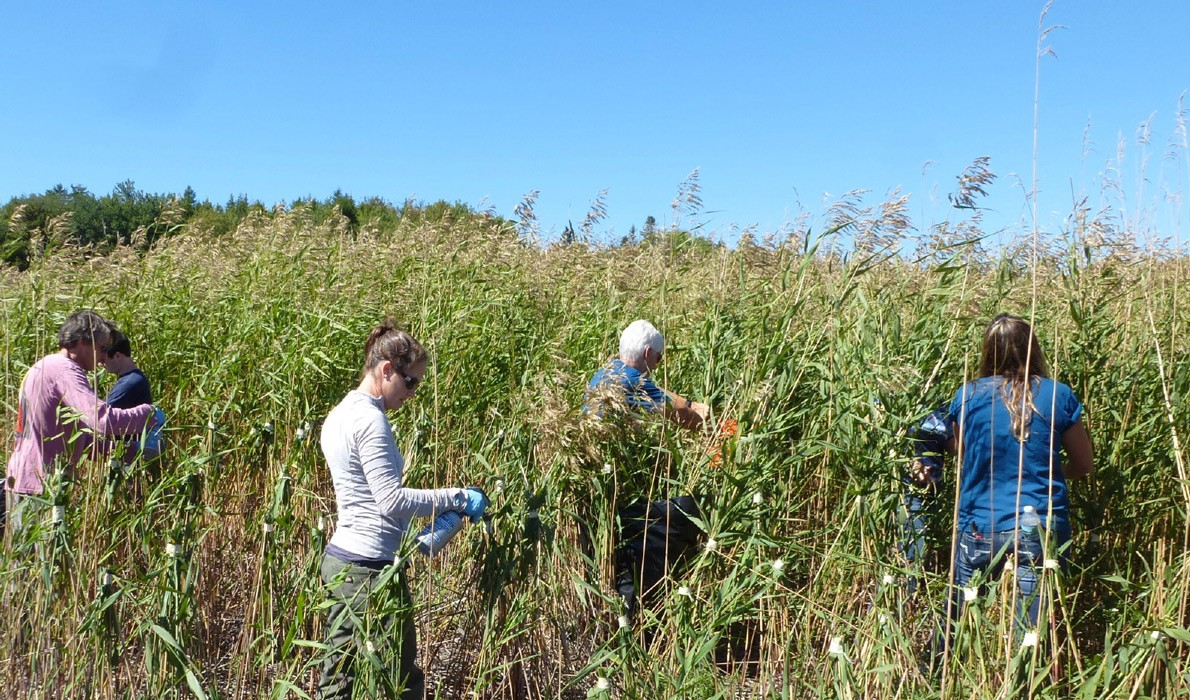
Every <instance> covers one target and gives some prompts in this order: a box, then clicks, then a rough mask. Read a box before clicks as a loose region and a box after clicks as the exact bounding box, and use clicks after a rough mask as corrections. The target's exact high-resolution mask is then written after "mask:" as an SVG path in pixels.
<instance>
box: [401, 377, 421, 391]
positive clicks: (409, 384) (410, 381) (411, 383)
mask: <svg viewBox="0 0 1190 700" xmlns="http://www.w3.org/2000/svg"><path fill="white" fill-rule="evenodd" d="M401 380H402V381H404V382H405V388H406V389H408V390H409V391H417V385H418V384H421V380H420V379H417V378H415V377H410V376H409V375H408V374H402V375H401Z"/></svg>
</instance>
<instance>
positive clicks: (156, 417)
mask: <svg viewBox="0 0 1190 700" xmlns="http://www.w3.org/2000/svg"><path fill="white" fill-rule="evenodd" d="M151 426H152V427H150V428H149V433H148V434H147V435H145V444H144V445H143V446H142V449H143V450H144V451H145V452H151V453H160V452H161V431H162V429H164V428H165V411H162V410H161V409H160V408H156V407H154V408H153V421H152V423H151Z"/></svg>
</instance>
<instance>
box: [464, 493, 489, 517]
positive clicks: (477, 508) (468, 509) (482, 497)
mask: <svg viewBox="0 0 1190 700" xmlns="http://www.w3.org/2000/svg"><path fill="white" fill-rule="evenodd" d="M463 496H464V497H465V498H466V499H467V503H466V504H465V505H464V506H463V515H465V516H467V517H469V518H471V522H473V523H477V522H479V519H480V518H482V517H483V514H484V511H486V510H487V509H488V497H487V495H486V494H485V493H484V492H483V491H480V490H479V489H477V488H466V489H463Z"/></svg>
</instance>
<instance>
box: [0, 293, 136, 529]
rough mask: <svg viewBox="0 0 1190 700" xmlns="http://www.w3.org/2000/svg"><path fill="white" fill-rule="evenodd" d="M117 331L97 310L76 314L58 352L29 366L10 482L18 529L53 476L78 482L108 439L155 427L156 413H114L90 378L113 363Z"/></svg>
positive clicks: (10, 504)
mask: <svg viewBox="0 0 1190 700" xmlns="http://www.w3.org/2000/svg"><path fill="white" fill-rule="evenodd" d="M112 328H113V327H112V325H111V323H109V322H108V321H107V320H106V319H104V318H103V317H102V316H100V315H99V314H97V313H95V312H94V311H85V310H84V311H76V312H75V313H73V314H71V315H70V317H69V318H67V319H66V322H65V323H63V324H62V327H61V328H60V329H59V330H58V348H59V349H58V352H56V353H53V354H51V355H46V356H45V357H43V358H42V359H41V360H39V361H38V362H37V363H35V364H34V365H33V366H32V367H30V368H29V371H28V372H27V373H26V374H25V379H24V381H23V382H21V394H20V398H19V399H18V402H17V421H16V441H15V443H14V446H13V450H12V454H11V455H10V456H9V458H8V473H7V479H5V489H6V491H7V501H8V503H7V505H8V508H7V510H8V513H9V515H10V519H11V521H12V525H13V527H14V529H19V528H20V527H21V522H20V520H21V515H20V510H21V508H22V505H21V504H22V501H24V500H25V499H26V498H27V497H29V496H38V495H41V493H42V491H43V487H44V482H45V479H46V477H47V476H48V475H50V474H53V473H54V472H55V471H57V470H62V476H63V477H64V478H66V479H71V478H73V476H74V474H73V472H74V468H75V467H76V466H77V465H78V464H79V463H80V462H82V461H83V460H84V459H86V458H87V457H88V456H89V455H92V454H95V452H96V450H101V449H102V448H103V447H104V444H105V440H104V439H103V438H104V437H105V436H115V435H136V434H139V433H141V431H143V430H144V429H145V426H146V424H150V427H151V422H152V420H153V418H154V411H153V407H152V406H150V405H149V404H143V405H140V406H136V407H134V408H129V409H119V408H112V407H111V406H108V405H107V404H106V403H104V402H103V400H102V399H100V398H99V397H98V396H97V395H96V394H95V389H94V388H93V387H92V386H91V383H90V382H89V381H88V379H87V373H88V372H91V371H93V370H94V369H95V367H96V366H98V365H99V364H100V363H102V362H104V361H105V360H106V359H107V352H106V348H107V345H108V343H109V342H110V338H111V330H112ZM97 438H98V439H97Z"/></svg>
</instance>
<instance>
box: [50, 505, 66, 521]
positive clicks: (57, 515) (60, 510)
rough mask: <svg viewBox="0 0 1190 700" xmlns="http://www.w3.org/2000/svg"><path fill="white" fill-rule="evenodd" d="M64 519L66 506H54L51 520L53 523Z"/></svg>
mask: <svg viewBox="0 0 1190 700" xmlns="http://www.w3.org/2000/svg"><path fill="white" fill-rule="evenodd" d="M65 520H66V506H54V515H53V521H54V523H55V524H57V523H60V522H64V521H65Z"/></svg>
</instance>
